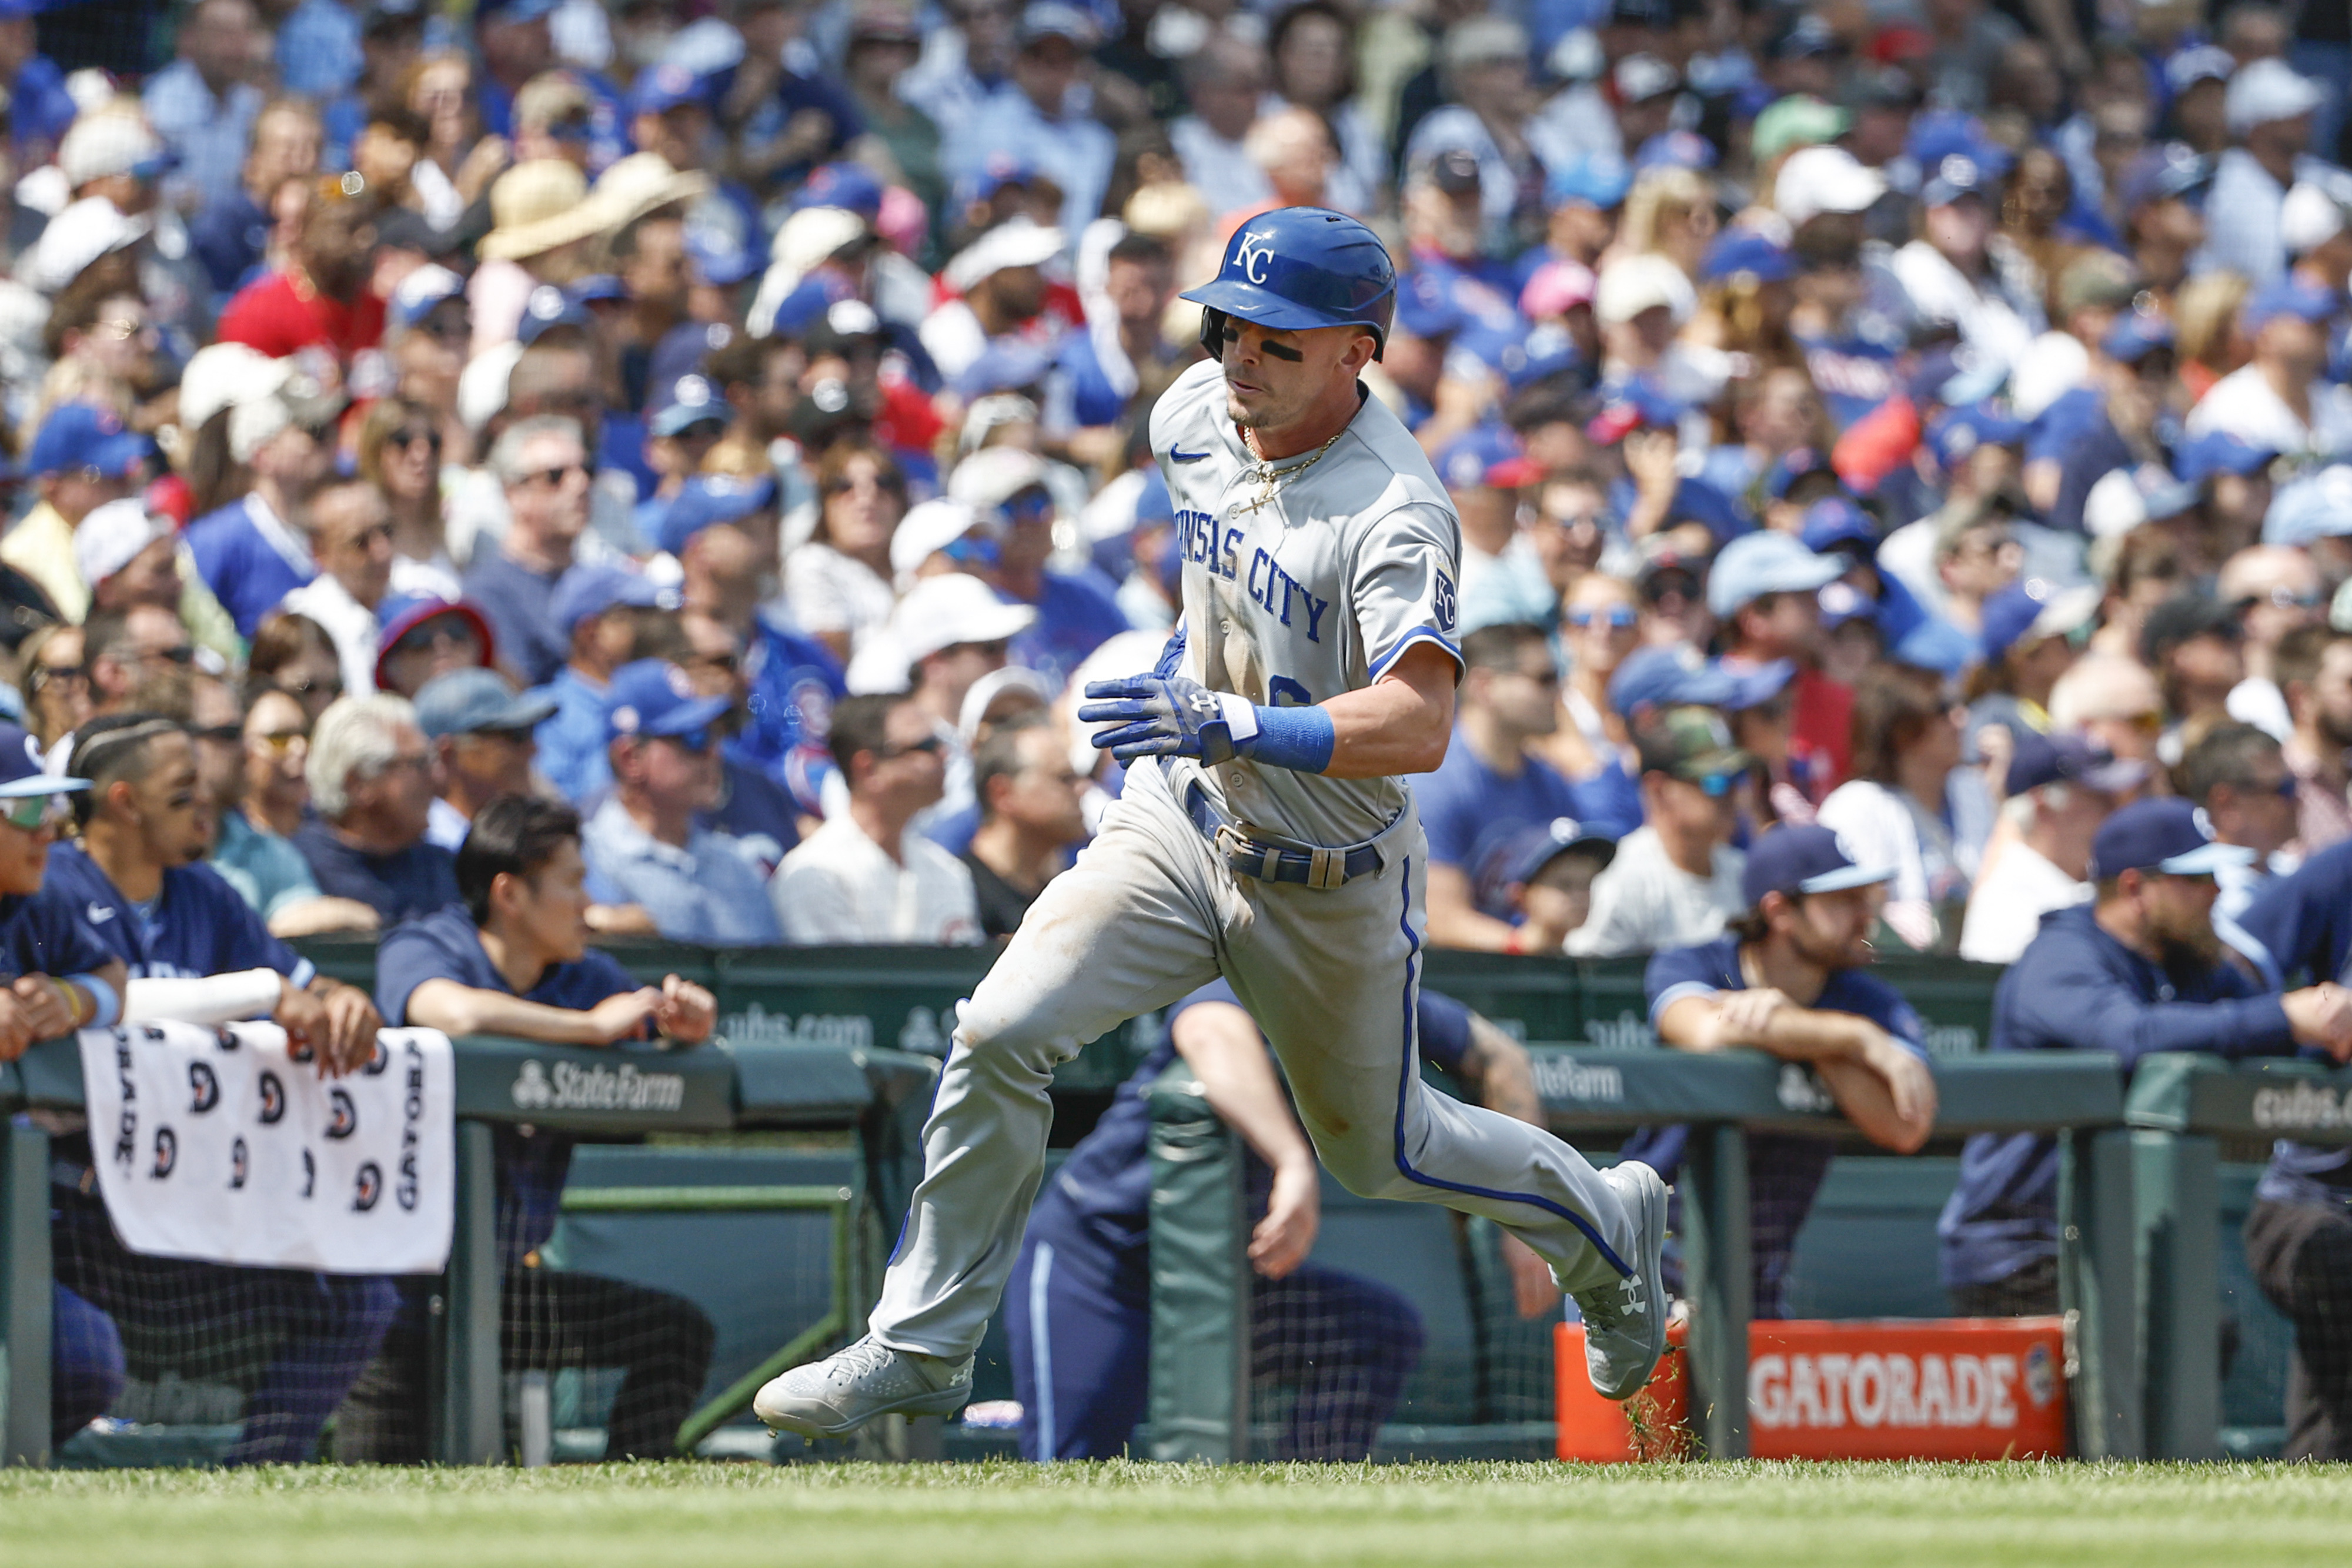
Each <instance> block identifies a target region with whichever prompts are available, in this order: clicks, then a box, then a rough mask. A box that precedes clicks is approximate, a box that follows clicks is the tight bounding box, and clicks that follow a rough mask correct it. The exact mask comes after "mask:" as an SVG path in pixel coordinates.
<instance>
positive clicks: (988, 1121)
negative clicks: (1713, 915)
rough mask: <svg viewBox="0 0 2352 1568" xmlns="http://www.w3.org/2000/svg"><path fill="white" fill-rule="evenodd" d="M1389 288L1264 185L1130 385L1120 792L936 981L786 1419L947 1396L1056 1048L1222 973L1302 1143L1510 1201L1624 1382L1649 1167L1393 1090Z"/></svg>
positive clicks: (1420, 680)
mask: <svg viewBox="0 0 2352 1568" xmlns="http://www.w3.org/2000/svg"><path fill="white" fill-rule="evenodd" d="M1395 297H1396V273H1395V269H1394V267H1392V266H1391V263H1390V261H1389V257H1388V253H1387V251H1386V250H1385V249H1384V248H1383V247H1382V246H1381V242H1380V241H1379V240H1378V239H1377V238H1376V237H1374V235H1372V233H1371V231H1370V229H1368V228H1366V227H1365V226H1364V225H1362V224H1360V223H1358V222H1357V221H1356V220H1355V219H1353V218H1349V217H1347V216H1344V215H1343V214H1339V213H1334V212H1326V211H1324V210H1322V209H1320V208H1316V207H1290V208H1285V209H1282V210H1280V211H1277V212H1273V213H1268V214H1265V215H1264V216H1261V217H1259V218H1256V219H1254V220H1253V221H1252V222H1250V223H1249V224H1247V225H1244V227H1243V228H1242V230H1241V231H1240V232H1239V233H1238V234H1236V235H1234V240H1233V244H1232V246H1231V248H1230V249H1229V250H1228V251H1227V253H1226V256H1225V259H1224V264H1223V267H1222V269H1221V270H1220V271H1219V273H1218V275H1217V277H1216V279H1215V280H1214V281H1213V282H1211V283H1209V284H1206V285H1204V286H1203V287H1199V288H1196V289H1193V290H1192V291H1191V292H1190V293H1188V294H1186V295H1185V296H1184V298H1187V299H1191V300H1193V301H1195V302H1196V303H1198V304H1200V305H1201V306H1202V307H1204V308H1205V315H1204V318H1203V321H1202V344H1203V346H1204V347H1206V348H1207V349H1208V350H1209V353H1210V355H1211V360H1210V362H1207V363H1203V364H1200V365H1196V366H1194V367H1193V368H1192V369H1191V370H1189V371H1185V372H1184V374H1183V375H1182V376H1181V377H1179V378H1178V380H1177V381H1176V382H1175V384H1174V385H1172V386H1171V388H1170V389H1169V390H1168V392H1166V393H1165V394H1164V395H1163V396H1162V397H1161V398H1160V402H1159V403H1158V404H1157V406H1156V407H1155V409H1154V411H1153V413H1152V421H1151V446H1152V452H1153V455H1155V456H1157V457H1158V459H1159V461H1160V470H1161V472H1162V473H1164V474H1165V475H1166V476H1167V477H1168V487H1169V491H1170V494H1171V497H1172V498H1173V499H1174V501H1175V504H1176V508H1177V511H1176V526H1177V530H1178V539H1179V548H1180V549H1181V551H1182V554H1183V562H1184V565H1183V576H1184V594H1183V601H1184V612H1183V618H1182V621H1181V624H1180V625H1179V627H1178V629H1177V632H1176V635H1175V636H1174V637H1173V638H1171V641H1170V643H1169V647H1168V651H1167V653H1165V654H1163V655H1162V657H1161V659H1160V664H1159V667H1158V668H1156V669H1155V670H1153V672H1152V673H1151V674H1149V675H1138V676H1133V677H1130V678H1128V679H1124V680H1117V681H1108V682H1097V683H1096V684H1095V685H1090V686H1089V687H1087V694H1086V695H1087V696H1088V697H1089V698H1092V699H1095V700H1094V701H1093V702H1092V704H1091V705H1090V706H1087V707H1085V708H1082V709H1080V710H1079V714H1078V716H1079V717H1080V718H1081V719H1082V720H1085V721H1087V722H1089V723H1099V722H1104V721H1111V725H1112V727H1109V728H1108V729H1106V730H1103V731H1101V732H1099V733H1098V734H1097V736H1096V737H1095V744H1096V745H1097V746H1102V747H1108V748H1109V749H1110V750H1111V752H1112V754H1113V755H1114V756H1116V757H1118V758H1119V760H1121V761H1122V762H1125V763H1127V764H1128V767H1129V771H1128V775H1127V785H1126V789H1125V793H1124V795H1123V796H1122V798H1121V799H1120V800H1119V801H1118V803H1117V804H1116V805H1114V806H1113V807H1112V808H1111V809H1110V810H1109V811H1108V813H1107V814H1106V815H1105V817H1104V820H1103V825H1102V831H1101V833H1100V834H1099V836H1097V838H1096V839H1095V841H1094V842H1093V843H1092V844H1091V845H1089V846H1088V847H1087V850H1086V851H1085V852H1084V853H1082V854H1081V855H1080V856H1079V857H1078V860H1077V863H1076V865H1075V866H1073V867H1072V868H1071V869H1070V870H1069V871H1068V872H1066V873H1064V874H1063V875H1061V876H1060V877H1057V878H1056V879H1055V881H1053V882H1052V883H1048V884H1047V886H1046V888H1045V893H1044V894H1042V895H1041V896H1040V897H1039V898H1038V900H1037V902H1036V904H1034V905H1033V906H1032V907H1031V909H1030V911H1029V914H1028V916H1027V918H1026V919H1025V920H1024V921H1023V923H1022V925H1021V928H1020V930H1019V931H1018V932H1017V933H1015V934H1014V936H1013V941H1012V944H1011V946H1008V947H1007V948H1006V949H1005V952H1004V954H1003V956H1002V957H1000V958H999V959H998V960H997V962H996V965H995V967H994V968H992V970H991V971H990V972H989V975H988V977H987V978H986V979H985V980H983V981H982V983H981V985H980V987H979V988H978V989H977V990H976V991H975V992H974V993H973V995H972V997H971V999H970V1000H969V1001H967V1002H965V1003H963V1004H962V1006H961V1009H959V1012H958V1016H957V1025H956V1030H955V1038H954V1044H953V1049H952V1050H951V1051H950V1053H949V1056H948V1061H947V1066H946V1069H945V1071H943V1073H942V1075H941V1078H940V1086H939V1093H938V1098H937V1099H936V1100H935V1102H934V1103H933V1107H932V1111H931V1116H930V1121H929V1124H928V1125H927V1126H926V1127H925V1128H924V1133H923V1145H924V1149H923V1152H924V1176H923V1180H922V1183H921V1185H920V1186H919V1187H917V1189H916V1191H915V1197H914V1202H913V1204H912V1206H911V1207H910V1209H909V1211H908V1216H907V1226H906V1229H905V1231H904V1233H903V1234H902V1235H901V1237H900V1239H899V1242H898V1249H897V1251H896V1252H895V1253H894V1254H893V1256H892V1259H891V1263H890V1268H889V1272H888V1274H887V1278H886V1279H885V1281H884V1282H883V1287H882V1299H881V1301H880V1303H879V1304H878V1305H877V1307H876V1308H875V1310H874V1312H873V1314H872V1316H871V1318H870V1319H869V1320H868V1330H869V1332H868V1333H867V1334H866V1337H865V1338H863V1339H861V1340H859V1341H858V1342H857V1343H855V1344H852V1345H850V1346H849V1347H848V1348H847V1349H845V1350H843V1351H841V1352H839V1353H837V1354H835V1355H833V1356H832V1357H830V1358H829V1359H827V1360H825V1361H823V1362H819V1363H813V1364H809V1365H807V1366H802V1367H796V1368H794V1369H793V1370H792V1371H790V1372H788V1373H785V1374H784V1375H782V1377H779V1378H777V1379H775V1380H774V1381H773V1382H772V1383H770V1384H769V1385H767V1386H766V1387H765V1388H763V1389H761V1391H760V1396H759V1397H758V1399H757V1400H756V1401H755V1403H754V1408H755V1409H756V1410H757V1411H758V1413H759V1415H760V1416H761V1419H762V1420H764V1421H766V1422H767V1423H768V1424H769V1425H770V1426H771V1427H782V1428H786V1429H788V1430H791V1431H794V1432H799V1433H802V1434H803V1435H805V1436H810V1437H830V1436H835V1435H838V1434H840V1433H844V1432H847V1431H850V1430H852V1429H853V1428H855V1427H858V1426H860V1425H862V1424H863V1423H865V1422H866V1421H868V1420H871V1419H872V1418H874V1417H875V1416H883V1415H887V1414H892V1413H898V1414H903V1415H910V1416H912V1415H946V1414H948V1413H950V1412H952V1411H954V1410H955V1409H957V1408H958V1407H960V1406H961V1405H962V1404H963V1403H964V1402H965V1401H966V1399H968V1398H969V1397H970V1396H971V1365H972V1354H973V1351H974V1350H975V1349H976V1348H977V1347H978V1345H979V1343H980V1339H981V1333H982V1329H983V1328H984V1327H985V1326H986V1323H987V1320H988V1314H989V1313H990V1312H992V1311H993V1310H994V1309H995V1307H996V1303H997V1300H998V1298H999V1296H1000V1295H1001V1294H1002V1293H1003V1289H1004V1283H1005V1279H1006V1276H1007V1274H1008V1273H1009V1272H1010V1270H1012V1267H1013V1260H1014V1258H1015V1257H1016V1256H1017V1254H1018V1253H1019V1250H1020V1247H1021V1238H1022V1231H1023V1226H1024V1221H1025V1220H1026V1218H1027V1216H1028V1213H1029V1207H1030V1204H1031V1202H1032V1201H1033V1200H1034V1197H1035V1196H1036V1192H1037V1185H1038V1180H1039V1177H1040V1176H1041V1175H1042V1173H1043V1171H1044V1167H1045V1134H1046V1131H1047V1129H1048V1127H1049V1125H1050V1124H1051V1122H1052V1118H1053V1108H1052V1104H1051V1103H1050V1101H1049V1100H1048V1098H1047V1095H1046V1088H1047V1085H1048V1084H1049V1082H1051V1081H1052V1077H1053V1071H1054V1068H1055V1064H1056V1063H1059V1062H1062V1061H1067V1060H1068V1059H1069V1058H1071V1057H1073V1056H1075V1055H1076V1054H1077V1051H1078V1050H1079V1048H1080V1047H1081V1046H1083V1045H1085V1044H1086V1043H1087V1041H1089V1040H1094V1039H1096V1038H1097V1037H1098V1036H1100V1035H1102V1034H1104V1033H1105V1032H1107V1031H1108V1030H1111V1029H1112V1028H1114V1027H1116V1026H1117V1025H1118V1024H1119V1023H1121V1022H1122V1021H1124V1020H1126V1019H1129V1018H1132V1017H1134V1016H1135V1015H1137V1014H1139V1013H1142V1012H1146V1011H1149V1010H1150V1009H1157V1008H1163V1007H1166V1006H1168V1005H1169V1004H1171V1003H1172V1002H1174V1001H1175V1000H1177V998H1181V997H1182V996H1184V995H1185V994H1186V993H1188V992H1190V991H1192V990H1193V989H1195V988H1199V987H1201V986H1202V985H1205V984H1207V983H1208V982H1209V981H1211V980H1213V979H1214V978H1216V977H1218V976H1220V975H1223V977H1224V978H1225V979H1226V980H1227V981H1228V982H1229V983H1230V984H1231V985H1232V987H1233V988H1234V994H1235V995H1236V996H1237V997H1238V998H1240V1000H1241V1002H1242V1004H1243V1005H1244V1007H1245V1008H1247V1009H1248V1010H1249V1011H1250V1013H1251V1015H1252V1016H1253V1017H1255V1019H1257V1020H1258V1022H1259V1024H1260V1026H1261V1027H1262V1028H1263V1029H1264V1030H1265V1035H1266V1038H1267V1040H1268V1041H1269V1042H1270V1043H1271V1044H1272V1045H1273V1047H1274V1050H1275V1051H1276V1055H1277V1056H1279V1058H1280V1059H1281V1062H1282V1066H1283V1071H1284V1072H1285V1074H1286V1077H1287V1078H1288V1079H1289V1081H1290V1085H1291V1089H1292V1091H1293V1092H1294V1094H1295V1095H1296V1098H1297V1109H1298V1114H1299V1119H1300V1121H1301V1122H1302V1123H1303V1124H1304V1125H1305V1126H1306V1128H1307V1134H1308V1135H1309V1137H1311V1138H1312V1139H1313V1141H1314V1144H1315V1149H1316V1153H1317V1154H1318V1155H1319V1156H1320V1157H1321V1159H1322V1161H1323V1163H1324V1164H1325V1165H1326V1166H1328V1167H1329V1168H1330V1170H1331V1172H1332V1174H1333V1175H1334V1176H1337V1177H1338V1178H1339V1181H1340V1182H1341V1183H1342V1184H1343V1185H1345V1186H1347V1187H1348V1189H1349V1191H1351V1192H1355V1193H1359V1194H1362V1195H1366V1196H1376V1197H1392V1198H1402V1199H1406V1200H1409V1201H1417V1202H1429V1203H1442V1204H1445V1205H1447V1206H1448V1207H1454V1208H1458V1209H1462V1210H1464V1211H1465V1212H1466V1213H1471V1214H1479V1215H1485V1216H1486V1217H1487V1218H1491V1219H1493V1220H1495V1221H1496V1223H1497V1224H1500V1225H1503V1226H1505V1227H1507V1228H1509V1229H1510V1230H1511V1231H1512V1232H1513V1233H1514V1234H1516V1235H1517V1236H1518V1237H1519V1238H1520V1239H1523V1240H1524V1241H1526V1242H1527V1244H1528V1246H1529V1247H1531V1248H1533V1249H1535V1251H1536V1252H1537V1253H1538V1254H1539V1255H1540V1256H1541V1257H1542V1258H1543V1259H1544V1260H1545V1261H1547V1262H1548V1263H1549V1264H1550V1265H1551V1269H1552V1272H1553V1275H1554V1276H1555V1278H1556V1279H1557V1280H1558V1281H1559V1285H1560V1287H1561V1289H1562V1290H1564V1291H1567V1292H1568V1293H1569V1294H1570V1295H1572V1296H1574V1297H1575V1298H1576V1301H1577V1303H1578V1305H1579V1307H1580V1309H1581V1311H1582V1313H1583V1316H1584V1322H1585V1325H1586V1358H1587V1363H1588V1371H1589V1372H1590V1374H1591V1378H1592V1383H1593V1386H1594V1387H1595V1388H1597V1389H1598V1390H1599V1391H1600V1392H1601V1394H1603V1395H1605V1396H1608V1397H1610V1398H1613V1399H1623V1398H1628V1397H1630V1396H1633V1394H1634V1393H1635V1392H1636V1391H1638V1390H1639V1389H1640V1388H1641V1386H1642V1385H1643V1383H1645V1382H1646V1381H1647V1380H1648V1378H1649V1375H1650V1373H1651V1370H1652V1368H1653V1367H1654V1365H1655V1364H1656V1363H1657V1360H1658V1356H1659V1354H1660V1352H1661V1351H1662V1350H1663V1348H1664V1338H1665V1308H1666V1302H1665V1301H1664V1296H1663V1294H1662V1292H1661V1290H1660V1284H1659V1261H1660V1256H1659V1255H1660V1249H1661V1247H1662V1245H1663V1242H1664V1232H1665V1217H1666V1191H1665V1186H1664V1183H1663V1182H1661V1181H1660V1180H1659V1178H1658V1176H1657V1174H1656V1173H1655V1172H1654V1171H1653V1170H1651V1169H1650V1167H1649V1166H1645V1165H1642V1164H1639V1163H1633V1162H1629V1163H1625V1164H1621V1165H1619V1166H1615V1167H1614V1168H1612V1169H1611V1170H1608V1171H1606V1172H1601V1171H1595V1170H1594V1169H1593V1167H1592V1166H1591V1165H1589V1164H1587V1163H1586V1162H1585V1160H1584V1159H1583V1157H1582V1156H1581V1155H1578V1154H1577V1152H1576V1151H1575V1150H1573V1149H1571V1148H1570V1147H1569V1146H1568V1145H1565V1144H1563V1143H1561V1142H1560V1141H1559V1139H1557V1138H1555V1137H1553V1136H1552V1135H1551V1134H1549V1133H1546V1132H1544V1131H1542V1130H1541V1129H1539V1128H1537V1127H1532V1126H1529V1125H1528V1124H1526V1123H1524V1122H1519V1121H1515V1120H1513V1119H1512V1118H1510V1117H1508V1116H1504V1115H1501V1114H1498V1113H1495V1112H1492V1111H1486V1110H1482V1109H1479V1108H1476V1107H1473V1106H1466V1105H1463V1104H1461V1103H1458V1102H1456V1101H1454V1100H1451V1099H1449V1098H1447V1097H1445V1096H1444V1095H1443V1094H1439V1093H1436V1092H1433V1091H1431V1090H1429V1089H1427V1088H1425V1087H1424V1086H1423V1083H1422V1082H1421V1078H1420V1075H1419V1072H1418V1070H1417V1067H1416V1061H1415V1051H1416V1042H1415V1040H1414V1027H1415V1026H1414V998H1415V995H1416V992H1417V989H1418V987H1419V981H1420V968H1421V943H1422V935H1421V934H1422V879H1423V871H1424V864H1423V862H1424V861H1425V859H1426V854H1425V852H1424V848H1423V841H1422V833H1421V825H1420V821H1419V820H1418V819H1417V818H1416V816H1415V815H1414V812H1413V804H1412V794H1411V792H1410V791H1409V790H1408V789H1406V788H1405V785H1404V783H1403V781H1402V779H1401V778H1400V777H1399V776H1400V775H1402V774H1406V773H1425V772H1428V771H1430V770H1431V769H1433V768H1435V767H1436V766H1437V765H1438V763H1439V761H1440V760H1441V759H1442V758H1444V755H1445V744H1446V739H1447V737H1448V736H1449V735H1450V733H1451V732H1452V729H1453V725H1454V685H1455V683H1456V682H1457V681H1458V680H1459V679H1460V677H1461V672H1462V664H1461V655H1460V653H1458V652H1457V651H1456V650H1455V648H1454V643H1453V635H1454V599H1455V583H1456V580H1457V578H1456V571H1457V566H1456V561H1457V558H1458V554H1459V550H1460V542H1459V539H1460V533H1459V527H1458V525H1457V523H1456V520H1455V517H1454V508H1453V507H1452V506H1451V504H1449V502H1448V501H1447V499H1446V496H1445V491H1444V487H1443V486H1441V485H1440V484H1439V483H1438V480H1437V476H1436V475H1435V473H1434V472H1433V471H1432V469H1431V468H1430V465H1429V463H1428V460H1427V459H1426V458H1425V457H1423V455H1422V451H1421V448H1420V447H1419V446H1418V445H1416V444H1414V442H1413V439H1412V435H1411V434H1408V433H1407V432H1406V430H1405V428H1404V426H1403V425H1402V424H1401V423H1398V421H1397V419H1396V417H1395V416H1394V415H1393V414H1391V413H1390V412H1389V411H1388V410H1387V409H1386V408H1385V407H1383V406H1382V405H1381V403H1379V402H1375V401H1373V400H1372V399H1371V398H1370V396H1369V394H1368V393H1367V392H1366V391H1365V389H1364V388H1363V386H1362V385H1361V383H1360V382H1358V380H1357V374H1358V372H1359V371H1361V370H1362V369H1363V368H1364V366H1365V364H1366V363H1367V362H1368V361H1371V360H1375V359H1378V358H1379V357H1380V354H1381V349H1382V347H1383V345H1384V342H1385V340H1386V336H1387V332H1388V328H1389V321H1390V318H1391V312H1392V311H1393V309H1394V306H1395Z"/></svg>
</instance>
